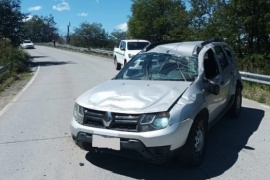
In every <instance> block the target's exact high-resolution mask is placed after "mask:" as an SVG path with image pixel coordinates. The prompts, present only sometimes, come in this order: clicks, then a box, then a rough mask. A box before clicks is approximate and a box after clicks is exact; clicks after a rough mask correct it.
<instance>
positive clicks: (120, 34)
mask: <svg viewBox="0 0 270 180" xmlns="http://www.w3.org/2000/svg"><path fill="white" fill-rule="evenodd" d="M123 39H128V35H127V32H125V31H121V30H119V29H114V30H113V32H111V40H112V41H113V42H114V44H115V45H118V44H119V43H120V41H121V40H123Z"/></svg>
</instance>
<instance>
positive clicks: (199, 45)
mask: <svg viewBox="0 0 270 180" xmlns="http://www.w3.org/2000/svg"><path fill="white" fill-rule="evenodd" d="M212 42H223V40H221V39H218V38H215V37H212V38H209V39H207V40H205V41H204V42H202V43H201V44H198V45H197V46H196V47H195V48H194V49H193V52H192V55H193V56H198V54H199V53H200V51H201V50H202V48H203V46H205V45H207V44H210V43H212Z"/></svg>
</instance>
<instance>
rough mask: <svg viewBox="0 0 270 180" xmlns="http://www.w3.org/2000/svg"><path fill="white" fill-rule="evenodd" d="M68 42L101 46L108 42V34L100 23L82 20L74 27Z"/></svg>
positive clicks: (87, 45)
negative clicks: (82, 21) (78, 25)
mask: <svg viewBox="0 0 270 180" xmlns="http://www.w3.org/2000/svg"><path fill="white" fill-rule="evenodd" d="M70 43H71V44H72V45H75V46H82V47H99V48H101V47H104V46H106V44H107V43H108V34H107V33H106V32H105V30H104V29H103V28H102V25H101V24H100V23H93V24H89V23H88V22H84V23H82V24H81V25H80V27H78V28H75V30H74V33H73V35H72V36H71V42H70Z"/></svg>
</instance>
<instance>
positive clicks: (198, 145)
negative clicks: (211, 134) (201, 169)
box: [180, 115, 208, 166]
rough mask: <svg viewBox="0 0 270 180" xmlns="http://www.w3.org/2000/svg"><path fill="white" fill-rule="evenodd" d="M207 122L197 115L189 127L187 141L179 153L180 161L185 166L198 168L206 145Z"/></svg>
mask: <svg viewBox="0 0 270 180" xmlns="http://www.w3.org/2000/svg"><path fill="white" fill-rule="evenodd" d="M207 131H208V129H207V121H206V120H204V117H203V116H201V115H199V116H198V117H197V118H196V119H195V122H194V123H193V125H192V126H191V129H190V132H189V135H188V138H187V141H186V144H185V146H184V147H183V150H182V153H180V160H181V161H182V162H184V164H185V165H187V166H199V165H200V164H201V163H202V161H203V159H204V154H205V149H206V144H207Z"/></svg>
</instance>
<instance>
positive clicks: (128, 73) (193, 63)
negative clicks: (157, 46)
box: [115, 52, 198, 81]
mask: <svg viewBox="0 0 270 180" xmlns="http://www.w3.org/2000/svg"><path fill="white" fill-rule="evenodd" d="M197 75H198V60H197V57H187V56H182V55H180V54H168V53H154V52H151V53H140V54H138V55H136V56H135V57H134V58H133V59H132V60H131V61H130V62H129V63H128V64H126V66H124V68H123V69H122V70H121V71H120V72H119V74H118V75H117V76H116V78H115V79H125V80H161V81H194V80H195V78H196V77H197Z"/></svg>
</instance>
